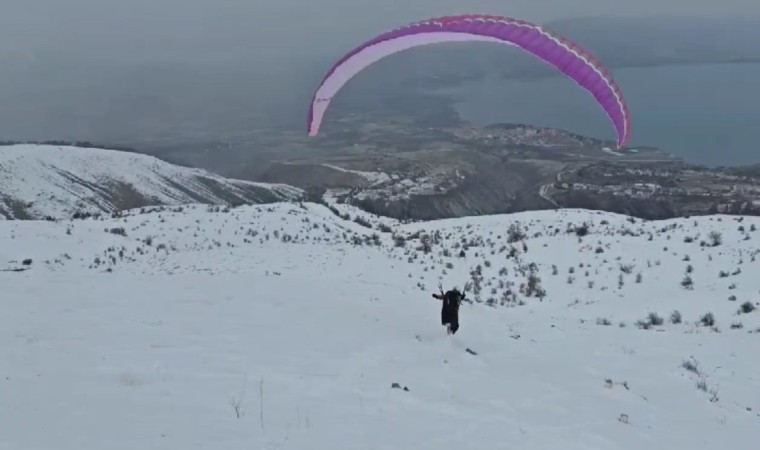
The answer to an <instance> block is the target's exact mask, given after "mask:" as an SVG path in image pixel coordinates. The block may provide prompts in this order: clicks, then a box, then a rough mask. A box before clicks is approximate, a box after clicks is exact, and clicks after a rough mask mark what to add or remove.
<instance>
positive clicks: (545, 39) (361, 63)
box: [308, 15, 631, 147]
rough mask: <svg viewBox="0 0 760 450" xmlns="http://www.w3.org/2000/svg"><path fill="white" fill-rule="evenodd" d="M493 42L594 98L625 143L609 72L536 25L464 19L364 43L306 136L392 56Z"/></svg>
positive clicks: (625, 122) (335, 70)
mask: <svg viewBox="0 0 760 450" xmlns="http://www.w3.org/2000/svg"><path fill="white" fill-rule="evenodd" d="M471 41H480V42H495V43H500V44H507V45H514V46H517V47H519V48H521V49H523V50H525V51H526V52H529V53H531V54H533V55H535V56H536V57H538V58H539V59H541V60H543V61H544V62H546V63H548V64H551V65H552V66H554V67H555V68H557V69H559V70H560V71H561V72H562V73H564V74H565V75H567V76H568V77H569V78H570V79H572V80H573V81H575V82H576V83H577V84H578V85H580V86H581V87H583V88H584V89H586V90H587V91H588V92H589V93H591V95H593V96H594V98H595V99H596V101H597V102H598V103H599V105H600V106H601V107H602V109H603V110H604V112H605V113H606V114H607V116H608V117H609V118H610V120H611V121H612V124H613V125H614V127H615V131H616V132H617V138H618V139H617V145H618V147H623V146H625V145H626V144H627V143H628V139H629V135H630V131H631V122H630V113H629V111H628V105H627V104H626V102H625V99H624V98H623V94H622V92H621V91H620V88H619V87H618V85H617V84H616V83H615V81H614V80H613V79H612V76H610V74H609V72H608V71H607V69H606V68H605V67H604V66H602V64H601V63H600V62H599V61H597V60H596V58H594V57H593V56H591V54H589V53H588V52H587V51H586V50H584V49H582V48H581V47H580V46H579V45H577V44H575V43H573V42H571V41H569V40H568V39H566V38H564V37H561V36H557V35H555V34H553V33H550V32H548V31H546V30H544V29H543V28H541V27H540V26H538V25H535V24H532V23H528V22H525V21H522V20H517V19H511V18H508V17H499V16H485V15H465V16H451V17H441V18H436V19H429V20H424V21H420V22H415V23H411V24H409V25H406V26H404V27H401V28H397V29H395V30H391V31H388V32H386V33H383V34H381V35H379V36H377V37H376V38H374V39H372V40H370V41H368V42H365V43H364V44H362V45H361V46H359V47H357V48H356V49H354V50H353V51H351V52H350V53H348V54H346V55H345V56H344V57H343V58H341V59H340V61H338V62H337V63H336V64H335V65H334V66H333V67H332V69H330V71H329V72H328V73H327V75H326V76H325V78H324V79H323V80H322V84H321V85H320V86H319V88H318V89H317V91H316V93H315V94H314V98H313V99H312V104H311V108H310V110H309V124H308V133H309V136H316V135H317V133H318V132H319V127H320V124H321V123H322V119H323V117H324V114H325V111H326V110H327V107H328V105H329V104H330V101H331V100H332V98H333V97H334V96H335V94H336V93H337V92H338V91H339V90H340V89H341V88H342V87H343V85H345V84H346V83H347V82H348V81H349V80H350V79H351V78H352V77H354V75H356V74H357V73H359V72H361V71H362V70H363V69H364V68H365V67H367V66H369V65H371V64H372V63H374V62H376V61H379V60H380V59H382V58H384V57H386V56H389V55H391V54H394V53H397V52H400V51H403V50H406V49H409V48H412V47H417V46H421V45H427V44H436V43H442V42H471Z"/></svg>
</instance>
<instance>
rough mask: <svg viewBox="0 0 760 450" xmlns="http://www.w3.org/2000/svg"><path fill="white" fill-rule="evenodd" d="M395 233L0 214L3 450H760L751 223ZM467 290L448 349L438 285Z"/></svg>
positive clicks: (277, 207)
mask: <svg viewBox="0 0 760 450" xmlns="http://www.w3.org/2000/svg"><path fill="white" fill-rule="evenodd" d="M583 223H587V225H588V228H587V230H588V234H584V233H583V232H581V231H582V230H579V227H581V225H582V224H583ZM388 226H391V227H392V228H393V230H394V231H393V233H381V232H377V231H374V230H371V229H368V228H366V227H364V226H361V225H359V224H357V223H354V222H352V221H343V220H341V219H340V218H339V217H338V216H336V215H335V214H333V213H332V212H331V211H330V210H329V209H327V208H326V207H323V206H319V205H313V204H304V205H302V206H300V207H299V206H297V205H290V204H274V205H259V206H246V207H240V208H234V209H232V210H230V211H228V212H224V211H216V210H214V211H211V212H210V211H209V208H208V207H206V206H192V207H186V208H184V209H182V210H181V211H180V210H176V211H172V210H165V211H162V212H156V213H147V214H140V213H139V212H137V211H133V212H131V213H130V214H127V215H126V216H125V217H122V218H119V219H103V220H96V219H87V220H77V221H72V222H64V221H62V222H35V221H28V222H19V221H7V222H4V223H0V270H7V271H4V272H0V286H1V287H2V291H0V292H2V294H1V295H0V309H2V311H3V314H1V315H0V343H2V345H0V424H2V425H1V426H2V428H0V449H5V448H8V449H17V448H18V449H20V448H23V449H27V450H37V449H49V448H56V449H61V450H69V449H77V450H79V449H82V448H109V449H134V448H155V449H178V448H214V449H240V448H256V449H331V450H332V449H341V450H342V449H351V450H353V449H386V448H387V449H415V450H416V449H422V450H425V449H435V450H445V449H457V450H461V449H469V448H487V449H501V448H504V449H514V448H519V449H542V450H544V449H551V448H562V449H631V450H640V449H643V448H663V449H681V448H683V449H713V448H716V447H721V448H731V449H732V450H733V449H739V450H745V449H746V450H749V449H755V448H757V442H758V439H760V414H759V413H760V360H758V358H757V349H758V339H760V309H754V310H752V309H753V308H754V307H756V306H758V301H760V281H758V277H757V275H756V274H757V273H760V271H759V270H758V269H760V264H758V262H757V256H760V255H758V247H757V244H756V242H757V239H758V236H760V233H758V232H757V231H756V230H757V228H758V227H760V219H757V218H733V217H721V216H715V217H700V218H696V219H680V220H671V221H665V222H641V221H635V220H633V221H632V220H630V219H628V218H626V217H623V216H617V215H612V214H604V213H595V212H588V211H572V210H571V211H560V212H553V211H544V212H531V213H523V214H515V215H510V216H491V217H478V218H466V219H456V220H446V221H438V222H428V223H414V224H389V225H388ZM510 226H513V227H512V229H511V230H510ZM713 231H714V232H716V233H720V236H718V235H717V234H716V235H714V236H713V237H714V238H715V240H716V241H719V242H715V243H717V244H718V245H715V246H713V242H712V241H713V238H712V237H711V236H710V233H711V232H713ZM426 235H427V236H429V237H426ZM521 235H524V236H521ZM718 237H720V239H717V238H718ZM402 238H403V239H402ZM520 238H522V239H520ZM510 241H513V242H510ZM701 241H704V244H701ZM513 248H514V250H513ZM426 249H427V250H429V252H428V253H426ZM462 250H465V251H464V256H462V257H460V251H462ZM25 259H31V261H26V262H24V260H25ZM447 265H448V267H447ZM478 266H480V270H479V274H478ZM552 266H556V275H555V274H554V273H555V271H554V269H553V267H552ZM689 266H691V268H690V269H689ZM14 270H17V271H14ZM471 271H472V272H474V273H473V275H471ZM531 271H533V272H534V275H535V276H536V277H538V278H540V280H536V279H535V278H534V280H533V281H535V282H536V283H535V284H536V285H537V287H541V288H542V289H543V290H545V294H544V296H543V297H541V298H539V297H536V296H529V295H528V293H526V292H524V289H523V292H521V285H523V284H526V283H527V280H528V277H529V276H530V274H531ZM687 271H689V272H690V276H691V279H692V283H693V284H692V285H691V286H689V285H688V283H687V285H686V286H683V285H682V281H683V280H684V278H685V276H686V274H687ZM571 272H572V273H571ZM721 272H723V274H722V273H721ZM639 274H641V276H640V279H638V280H637V277H638V275H639ZM621 276H622V284H621V283H620V277H621ZM472 278H474V279H475V281H478V282H479V283H480V288H481V291H480V293H479V294H478V298H479V301H474V302H473V303H472V304H469V303H468V304H464V305H463V307H462V312H461V323H462V328H461V330H460V332H459V333H458V334H457V335H456V336H454V337H449V336H446V334H445V331H444V329H443V328H442V327H441V326H440V324H439V323H438V317H439V304H438V303H437V301H436V300H434V299H433V298H431V296H430V294H431V293H432V292H435V291H436V285H437V284H438V282H439V280H442V281H443V283H444V285H445V287H449V286H451V285H452V284H458V285H459V286H460V287H461V286H462V284H463V283H464V282H465V281H466V280H468V279H472ZM637 281H638V282H637ZM510 292H511V293H510ZM470 295H471V296H472V297H473V298H474V297H475V294H474V293H471V294H470ZM733 296H735V298H733ZM489 299H493V300H492V301H489ZM502 303H503V304H502ZM491 305H493V306H491ZM745 305H748V306H745ZM675 310H678V311H679V312H680V313H681V315H682V322H681V323H671V321H670V316H671V313H672V312H673V311H675ZM740 311H741V312H740ZM745 311H746V312H745ZM708 312H710V313H712V314H713V315H714V319H715V323H714V324H708V325H705V324H703V323H702V322H701V318H702V317H703V316H704V315H706V314H707V313H708ZM650 313H656V314H658V315H659V316H661V317H662V318H664V322H663V323H661V324H659V323H658V321H655V322H656V324H654V325H651V323H649V322H648V320H649V319H648V315H649V314H650ZM639 321H641V322H639ZM637 322H639V325H638V326H637ZM607 323H609V325H606V324H607ZM739 324H741V327H739ZM465 348H471V349H473V350H475V351H476V352H477V353H478V354H477V355H471V354H468V353H466V352H465ZM608 380H609V381H608ZM393 383H398V384H399V386H400V387H401V388H403V387H407V388H408V390H403V389H393V388H391V385H392V384H393Z"/></svg>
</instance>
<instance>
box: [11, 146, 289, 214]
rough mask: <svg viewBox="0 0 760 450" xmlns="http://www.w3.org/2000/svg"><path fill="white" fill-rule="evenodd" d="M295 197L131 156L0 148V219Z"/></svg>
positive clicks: (279, 188)
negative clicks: (149, 206) (152, 206)
mask: <svg viewBox="0 0 760 450" xmlns="http://www.w3.org/2000/svg"><path fill="white" fill-rule="evenodd" d="M300 195H301V191H300V190H299V189H295V188H293V187H290V186H286V185H280V184H265V183H251V182H247V181H239V180H230V179H226V178H223V177H221V176H218V175H215V174H212V173H209V172H207V171H204V170H199V169H193V168H186V167H180V166H176V165H173V164H170V163H167V162H164V161H161V160H159V159H157V158H154V157H152V156H147V155H142V154H137V153H129V152H122V151H115V150H104V149H93V148H79V147H57V146H50V145H14V146H6V147H0V219H3V218H5V219H8V218H11V219H12V218H17V219H27V218H32V219H41V218H44V217H53V218H71V217H72V215H74V214H75V213H91V214H93V213H98V212H101V213H102V212H113V211H117V210H122V209H129V208H136V207H141V206H148V205H176V204H183V203H210V204H227V203H233V204H251V203H254V204H256V203H268V202H277V201H285V200H292V199H295V198H298V197H299V196H300Z"/></svg>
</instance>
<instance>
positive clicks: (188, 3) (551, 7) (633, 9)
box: [0, 0, 760, 59]
mask: <svg viewBox="0 0 760 450" xmlns="http://www.w3.org/2000/svg"><path fill="white" fill-rule="evenodd" d="M476 12H477V13H490V14H500V15H508V16H516V17H520V18H524V19H527V20H532V21H538V22H543V21H547V20H552V19H557V18H563V17H574V16H590V15H609V14H614V15H650V14H654V15H658V14H699V15H736V16H756V17H757V16H760V0H720V1H716V0H2V6H1V7H0V54H3V55H8V54H16V55H24V56H33V55H38V56H39V55H46V54H48V53H49V52H51V51H53V52H55V53H58V54H60V55H67V56H68V55H76V56H83V57H94V58H100V57H109V56H110V57H129V59H131V58H132V57H138V58H140V57H146V58H148V57H151V56H152V57H167V56H174V57H177V58H183V57H187V55H192V54H194V53H195V52H199V51H200V52H203V51H209V50H213V51H218V50H220V49H228V50H229V51H230V52H234V51H236V49H241V48H243V49H248V50H252V49H254V48H256V49H261V50H262V51H265V50H267V51H269V52H275V53H276V52H277V51H278V50H277V49H280V50H279V51H281V49H282V48H291V49H296V48H298V49H307V48H309V47H312V48H314V46H331V45H339V46H341V47H346V46H348V45H352V44H353V43H354V42H355V41H356V40H357V39H363V38H369V37H372V36H373V35H374V34H376V33H378V32H381V31H383V30H385V29H386V28H388V27H393V26H396V25H399V24H401V23H405V22H408V21H412V20H417V19H420V18H424V17H432V16H438V15H449V14H457V13H476Z"/></svg>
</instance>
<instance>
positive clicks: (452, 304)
mask: <svg viewBox="0 0 760 450" xmlns="http://www.w3.org/2000/svg"><path fill="white" fill-rule="evenodd" d="M433 298H437V299H438V300H441V301H442V305H441V325H446V333H447V334H454V333H456V332H457V330H458V329H459V306H460V305H461V304H462V300H464V294H462V293H461V292H459V290H458V289H457V288H454V289H452V290H450V291H447V292H446V293H444V292H443V290H442V289H441V293H440V294H433Z"/></svg>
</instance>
